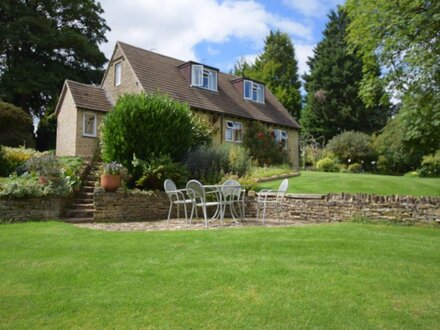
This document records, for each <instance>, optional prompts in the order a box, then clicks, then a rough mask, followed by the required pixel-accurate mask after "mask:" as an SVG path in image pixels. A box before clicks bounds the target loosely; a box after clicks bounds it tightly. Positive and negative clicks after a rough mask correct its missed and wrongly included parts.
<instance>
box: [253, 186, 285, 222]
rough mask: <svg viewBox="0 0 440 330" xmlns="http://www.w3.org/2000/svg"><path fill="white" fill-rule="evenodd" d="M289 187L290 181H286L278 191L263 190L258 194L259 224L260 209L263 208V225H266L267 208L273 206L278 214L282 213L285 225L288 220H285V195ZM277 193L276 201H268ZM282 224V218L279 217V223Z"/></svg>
mask: <svg viewBox="0 0 440 330" xmlns="http://www.w3.org/2000/svg"><path fill="white" fill-rule="evenodd" d="M288 186H289V180H287V179H284V180H283V181H282V182H281V184H280V186H279V188H278V190H270V189H263V190H261V191H260V192H259V193H257V222H258V219H259V218H260V209H261V208H263V219H262V223H263V224H264V223H266V209H267V206H271V207H273V208H274V209H276V211H277V212H278V213H280V212H281V213H282V217H283V220H284V223H286V219H285V218H284V213H283V212H282V211H283V203H284V195H285V194H286V191H287V188H288ZM274 193H276V196H275V199H270V200H268V196H269V195H272V194H274ZM279 222H280V218H279V216H278V223H279Z"/></svg>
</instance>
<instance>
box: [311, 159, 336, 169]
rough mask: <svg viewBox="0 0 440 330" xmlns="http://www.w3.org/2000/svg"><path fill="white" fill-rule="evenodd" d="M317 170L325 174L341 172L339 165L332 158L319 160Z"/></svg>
mask: <svg viewBox="0 0 440 330" xmlns="http://www.w3.org/2000/svg"><path fill="white" fill-rule="evenodd" d="M316 169H317V170H318V171H323V172H339V167H338V164H337V163H336V161H335V160H334V159H332V158H330V157H325V158H323V159H320V160H318V162H317V163H316Z"/></svg>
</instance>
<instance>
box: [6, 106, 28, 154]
mask: <svg viewBox="0 0 440 330" xmlns="http://www.w3.org/2000/svg"><path fill="white" fill-rule="evenodd" d="M33 131H34V126H33V123H32V117H31V115H29V114H28V113H26V112H25V111H24V110H23V109H21V108H19V107H16V106H15V105H13V104H10V103H5V102H1V101H0V144H1V145H4V146H10V147H18V146H27V147H33V146H34V145H35V141H34V133H33Z"/></svg>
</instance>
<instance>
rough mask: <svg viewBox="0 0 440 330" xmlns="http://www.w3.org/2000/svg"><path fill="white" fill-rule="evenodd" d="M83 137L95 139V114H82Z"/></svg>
mask: <svg viewBox="0 0 440 330" xmlns="http://www.w3.org/2000/svg"><path fill="white" fill-rule="evenodd" d="M83 136H90V137H96V113H93V112H84V117H83Z"/></svg>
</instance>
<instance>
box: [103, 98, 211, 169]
mask: <svg viewBox="0 0 440 330" xmlns="http://www.w3.org/2000/svg"><path fill="white" fill-rule="evenodd" d="M101 133H102V134H101V141H102V157H103V160H104V161H107V162H108V161H117V162H120V163H121V164H123V165H124V166H125V167H127V168H129V169H132V168H133V167H132V160H133V158H134V155H135V156H136V157H137V158H138V159H140V160H144V161H148V160H149V159H151V158H155V157H160V156H165V155H168V156H170V157H171V159H172V160H173V161H178V160H181V158H182V156H183V155H184V154H185V153H186V152H187V151H188V150H189V149H190V148H191V147H193V146H196V145H200V144H202V143H204V142H205V143H207V142H208V141H209V139H210V130H209V129H208V128H207V127H206V126H205V125H204V123H203V122H201V120H200V119H199V118H198V117H195V116H194V115H193V114H192V113H191V110H190V108H189V106H188V105H187V104H183V103H179V102H177V101H174V100H172V99H171V98H169V97H167V96H164V95H159V94H146V93H141V94H125V95H124V96H122V97H120V98H119V99H118V101H117V103H116V105H115V107H114V109H113V110H112V111H111V112H110V113H109V114H107V115H106V116H105V118H104V125H103V127H102V130H101Z"/></svg>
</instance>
